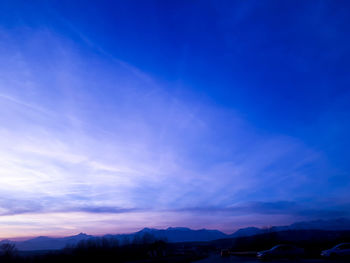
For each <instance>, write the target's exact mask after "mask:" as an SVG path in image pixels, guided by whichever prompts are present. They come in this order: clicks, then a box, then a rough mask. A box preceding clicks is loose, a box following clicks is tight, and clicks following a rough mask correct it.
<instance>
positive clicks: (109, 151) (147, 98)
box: [0, 0, 350, 238]
mask: <svg viewBox="0 0 350 263" xmlns="http://www.w3.org/2000/svg"><path fill="white" fill-rule="evenodd" d="M349 13H350V4H349V2H348V1H331V0H329V1H179V0H176V1H151V0H148V1H143V0H139V1H134V0H131V1H101V0H100V1H86V0H85V1H65V0H59V1H44V0H42V1H40V0H34V1H25V0H23V1H17V0H8V1H7V0H3V1H1V3H0V123H1V125H0V237H2V238H5V237H20V236H36V235H53V236H60V235H70V234H76V233H79V232H87V233H89V234H104V233H122V232H131V231H136V230H138V229H140V228H143V227H156V228H164V227H169V226H187V227H191V228H195V229H198V228H216V229H219V230H222V231H226V232H231V231H233V230H235V229H237V228H239V227H244V226H252V225H255V226H268V225H283V224H289V223H292V222H294V221H300V220H311V219H319V218H335V217H348V216H350V197H349V190H350V150H349V149H350V140H349V134H350V86H349V84H350V63H349V59H350V16H349Z"/></svg>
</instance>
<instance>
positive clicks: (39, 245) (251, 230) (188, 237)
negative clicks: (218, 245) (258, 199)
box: [0, 218, 350, 251]
mask: <svg viewBox="0 0 350 263" xmlns="http://www.w3.org/2000/svg"><path fill="white" fill-rule="evenodd" d="M306 229H310V230H311V229H315V230H350V219H346V218H340V219H334V220H315V221H307V222H297V223H294V224H291V225H289V226H275V227H271V228H257V227H247V228H242V229H239V230H237V231H236V232H234V233H232V234H230V235H228V234H225V233H223V232H220V231H218V230H208V229H200V230H192V229H190V228H185V227H169V228H167V229H153V228H144V229H142V230H140V231H138V232H135V233H130V234H115V235H113V234H108V235H104V236H103V237H104V238H108V239H116V240H118V241H119V242H121V243H125V242H132V241H133V240H135V239H136V238H142V237H144V236H145V235H147V234H150V235H149V236H152V237H154V238H155V239H163V240H167V241H168V242H172V243H174V242H196V241H198V242H200V241H202V242H203V241H212V240H217V239H224V238H237V237H247V236H254V235H258V234H264V233H268V232H279V231H286V230H306ZM94 238H99V237H96V236H92V235H87V234H84V233H80V234H78V235H75V236H68V237H62V238H53V237H46V236H40V237H36V238H33V239H28V240H25V241H11V240H2V241H1V242H0V244H3V243H7V242H11V243H15V245H16V247H17V249H18V250H20V251H31V250H55V249H62V248H64V247H67V246H75V245H77V244H78V243H79V242H80V241H82V240H89V239H94Z"/></svg>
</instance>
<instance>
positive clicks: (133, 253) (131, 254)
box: [0, 233, 205, 263]
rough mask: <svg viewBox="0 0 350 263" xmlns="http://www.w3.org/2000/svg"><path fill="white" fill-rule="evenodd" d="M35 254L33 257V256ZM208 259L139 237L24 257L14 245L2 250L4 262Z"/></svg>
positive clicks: (199, 253) (90, 241) (85, 242)
mask: <svg viewBox="0 0 350 263" xmlns="http://www.w3.org/2000/svg"><path fill="white" fill-rule="evenodd" d="M30 254H31V255H30ZM204 256H205V254H204V251H200V250H197V249H189V248H187V247H184V246H181V245H174V244H170V243H168V242H167V241H166V240H164V239H156V238H155V237H154V236H153V235H152V234H149V233H145V234H143V235H137V236H135V237H134V238H133V239H132V240H128V239H125V240H118V239H115V238H105V237H102V238H96V237H94V238H91V239H87V240H83V241H80V242H79V243H78V244H77V245H76V246H71V247H66V248H64V249H62V250H57V251H49V252H44V253H41V252H40V251H37V252H33V253H27V254H26V255H23V253H21V252H19V251H17V250H16V248H15V246H14V244H11V243H5V244H2V247H0V262H13V263H15V262H22V263H34V262H39V263H41V262H53V263H55V262H60V263H62V262H63V263H65V262H85V263H88V262H174V263H176V262H191V261H194V260H197V259H200V258H203V257H204Z"/></svg>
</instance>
